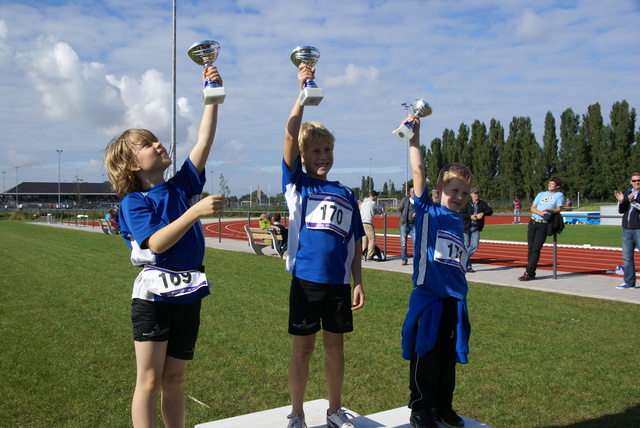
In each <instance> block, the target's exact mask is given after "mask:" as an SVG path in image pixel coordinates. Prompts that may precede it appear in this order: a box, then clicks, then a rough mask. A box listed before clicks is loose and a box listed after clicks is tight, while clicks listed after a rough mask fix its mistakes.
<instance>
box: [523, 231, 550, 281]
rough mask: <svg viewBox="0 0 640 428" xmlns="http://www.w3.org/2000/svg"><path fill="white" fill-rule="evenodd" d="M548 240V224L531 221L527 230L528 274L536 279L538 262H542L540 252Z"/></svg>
mask: <svg viewBox="0 0 640 428" xmlns="http://www.w3.org/2000/svg"><path fill="white" fill-rule="evenodd" d="M546 240H547V223H538V222H536V221H533V220H529V225H528V228H527V242H528V244H529V253H528V262H527V273H528V274H529V275H530V276H532V277H535V276H536V268H537V267H538V260H540V250H542V246H543V245H544V242H545V241H546Z"/></svg>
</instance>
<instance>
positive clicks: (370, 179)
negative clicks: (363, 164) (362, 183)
mask: <svg viewBox="0 0 640 428" xmlns="http://www.w3.org/2000/svg"><path fill="white" fill-rule="evenodd" d="M372 181H373V179H372V178H371V158H369V195H371V182H372Z"/></svg>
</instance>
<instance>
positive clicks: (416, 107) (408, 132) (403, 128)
mask: <svg viewBox="0 0 640 428" xmlns="http://www.w3.org/2000/svg"><path fill="white" fill-rule="evenodd" d="M431 113H433V109H432V108H431V106H430V105H429V104H428V103H427V102H426V101H424V100H420V99H417V100H415V101H414V102H413V114H415V115H416V116H418V117H427V116H429V115H430V114H431ZM391 133H392V134H394V135H396V136H397V137H398V138H400V139H401V140H402V141H409V140H410V139H411V138H412V137H413V122H405V123H403V124H402V125H400V126H398V127H397V128H396V129H394V130H393V131H392V132H391Z"/></svg>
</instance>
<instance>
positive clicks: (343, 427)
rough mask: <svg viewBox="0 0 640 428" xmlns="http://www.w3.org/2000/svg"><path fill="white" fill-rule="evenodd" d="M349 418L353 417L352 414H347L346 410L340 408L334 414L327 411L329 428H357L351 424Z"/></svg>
mask: <svg viewBox="0 0 640 428" xmlns="http://www.w3.org/2000/svg"><path fill="white" fill-rule="evenodd" d="M347 415H348V416H351V417H353V415H352V414H350V413H347V412H346V411H345V410H344V409H342V408H340V409H338V410H336V411H335V412H333V413H329V412H328V411H327V427H328V428H356V426H355V425H354V424H352V423H351V422H349V418H347Z"/></svg>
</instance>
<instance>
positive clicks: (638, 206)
mask: <svg viewBox="0 0 640 428" xmlns="http://www.w3.org/2000/svg"><path fill="white" fill-rule="evenodd" d="M630 183H631V188H629V190H625V191H624V192H620V191H618V190H614V191H613V194H614V195H615V197H616V199H617V200H618V212H619V213H620V214H622V262H623V264H624V282H623V283H622V284H620V285H618V286H617V287H616V288H622V289H625V288H636V264H635V261H634V259H633V257H634V253H635V249H636V248H638V249H640V172H634V173H633V174H631V181H630Z"/></svg>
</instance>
